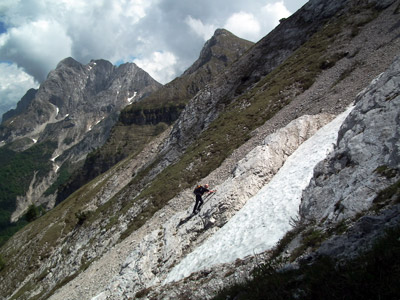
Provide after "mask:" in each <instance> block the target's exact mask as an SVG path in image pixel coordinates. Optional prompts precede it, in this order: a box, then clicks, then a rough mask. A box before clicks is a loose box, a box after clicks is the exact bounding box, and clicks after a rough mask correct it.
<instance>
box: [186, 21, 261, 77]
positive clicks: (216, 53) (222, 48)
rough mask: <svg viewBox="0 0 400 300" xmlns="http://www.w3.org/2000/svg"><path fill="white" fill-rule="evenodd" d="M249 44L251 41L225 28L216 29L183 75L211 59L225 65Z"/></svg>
mask: <svg viewBox="0 0 400 300" xmlns="http://www.w3.org/2000/svg"><path fill="white" fill-rule="evenodd" d="M251 45H253V43H252V42H250V41H247V40H244V39H241V38H239V37H237V36H235V35H234V34H233V33H231V32H229V31H228V30H226V29H217V30H216V31H215V32H214V35H213V36H212V37H211V38H210V39H209V40H208V41H207V42H206V43H205V45H204V47H203V49H202V50H201V52H200V56H199V58H198V59H197V60H196V61H195V62H194V64H193V65H192V66H191V67H190V68H189V69H187V70H186V71H185V72H184V73H183V75H189V74H192V73H193V72H195V71H196V70H198V69H199V68H201V67H202V66H203V65H205V64H207V63H210V62H212V60H213V59H215V60H217V61H220V62H222V63H223V64H224V65H225V66H227V65H228V64H229V63H232V62H233V61H235V60H236V59H238V58H239V57H240V56H241V55H242V54H243V53H244V51H245V50H247V49H248V48H249V47H250V46H251Z"/></svg>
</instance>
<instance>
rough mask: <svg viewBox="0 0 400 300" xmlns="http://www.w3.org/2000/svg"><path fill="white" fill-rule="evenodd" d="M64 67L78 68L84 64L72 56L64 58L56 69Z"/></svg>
mask: <svg viewBox="0 0 400 300" xmlns="http://www.w3.org/2000/svg"><path fill="white" fill-rule="evenodd" d="M64 67H67V68H76V69H78V68H82V67H83V65H82V64H81V63H80V62H78V61H76V60H75V59H73V58H72V57H67V58H64V59H63V60H61V61H60V62H59V63H58V64H57V67H56V69H61V68H64Z"/></svg>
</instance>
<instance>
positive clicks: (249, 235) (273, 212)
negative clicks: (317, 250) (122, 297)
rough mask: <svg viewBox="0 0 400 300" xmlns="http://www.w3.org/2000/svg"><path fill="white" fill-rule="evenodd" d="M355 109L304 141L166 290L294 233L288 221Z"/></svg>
mask: <svg viewBox="0 0 400 300" xmlns="http://www.w3.org/2000/svg"><path fill="white" fill-rule="evenodd" d="M352 109H353V107H351V108H349V109H348V110H347V111H346V112H344V113H342V114H340V115H339V116H338V117H336V118H335V119H334V120H333V121H332V122H330V123H329V124H327V125H325V126H324V127H322V128H321V129H320V130H318V131H317V133H316V134H315V135H313V136H312V137H311V138H310V139H308V140H307V141H305V142H304V143H303V144H302V145H301V146H300V147H299V148H298V149H297V150H296V151H295V152H294V153H293V154H292V155H291V156H290V157H289V158H288V159H287V161H286V162H285V164H284V165H283V166H282V168H281V169H280V170H279V172H278V173H277V174H276V175H275V176H274V177H273V178H272V180H271V181H270V182H269V183H268V184H267V185H265V186H264V187H263V188H262V189H261V190H260V191H259V192H258V193H257V194H256V195H255V196H254V197H252V198H251V199H249V201H248V202H247V203H246V204H245V205H244V207H243V208H242V209H241V210H240V211H239V212H238V213H237V214H236V215H235V216H233V217H232V218H231V219H230V220H229V221H228V223H226V224H225V226H223V227H222V228H221V229H220V230H219V231H217V232H216V233H215V234H214V235H213V236H211V237H210V238H209V239H208V240H206V241H205V242H204V243H203V244H202V245H200V246H199V247H198V248H196V249H195V250H194V251H193V252H192V253H190V254H189V255H188V256H186V257H185V258H184V259H183V260H182V261H181V262H180V263H179V264H178V265H176V266H175V267H174V268H173V269H172V270H171V272H170V273H169V274H168V276H167V278H166V279H165V281H164V284H165V283H168V282H172V281H178V280H180V279H182V278H184V277H187V276H189V275H190V274H191V273H193V272H197V271H200V270H203V269H206V268H210V267H211V266H213V265H216V264H221V263H228V262H233V261H235V260H236V259H237V258H244V257H246V256H248V255H254V254H257V253H261V252H264V251H266V250H268V249H271V248H272V247H273V246H274V245H275V244H276V243H277V242H278V241H279V239H281V238H282V237H283V236H284V234H285V233H286V232H287V231H288V230H290V228H291V227H290V225H289V221H290V219H291V218H294V217H296V215H297V214H298V210H299V205H300V200H301V195H302V192H303V190H304V189H305V188H306V187H307V185H308V184H309V182H310V180H311V178H312V176H313V171H314V167H315V165H316V164H317V163H318V162H319V161H321V160H322V159H324V158H325V157H326V156H327V155H328V154H329V152H331V151H332V150H333V146H334V145H335V144H336V140H337V135H338V130H339V128H340V126H341V124H342V123H343V121H344V119H345V118H346V117H347V115H348V114H349V113H350V111H351V110H352Z"/></svg>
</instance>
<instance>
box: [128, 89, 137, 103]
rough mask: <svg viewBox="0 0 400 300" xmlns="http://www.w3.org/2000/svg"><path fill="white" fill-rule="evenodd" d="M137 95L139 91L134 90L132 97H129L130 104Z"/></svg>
mask: <svg viewBox="0 0 400 300" xmlns="http://www.w3.org/2000/svg"><path fill="white" fill-rule="evenodd" d="M136 95H137V92H134V93H133V96H132V97H128V103H129V104H131V103H132V102H133V99H134V98H135V97H136Z"/></svg>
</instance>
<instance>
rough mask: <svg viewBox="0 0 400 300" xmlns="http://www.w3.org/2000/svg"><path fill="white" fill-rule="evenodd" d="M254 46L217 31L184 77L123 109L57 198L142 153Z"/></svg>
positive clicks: (58, 199)
mask: <svg viewBox="0 0 400 300" xmlns="http://www.w3.org/2000/svg"><path fill="white" fill-rule="evenodd" d="M252 45H253V43H251V42H249V41H246V40H243V39H241V38H238V37H236V36H235V35H233V34H232V33H230V32H229V31H227V30H224V29H218V30H216V31H215V33H214V35H213V37H212V38H211V39H210V40H209V41H207V42H206V44H205V45H204V47H203V49H202V51H201V53H200V57H199V59H198V60H197V61H196V62H195V63H193V65H192V66H190V67H189V68H188V70H186V71H185V72H184V74H183V75H182V76H180V77H178V78H176V79H174V80H173V81H171V82H170V83H167V84H166V85H165V86H163V87H162V88H160V89H159V90H157V91H155V92H154V93H152V94H151V95H149V96H148V97H146V98H145V99H143V101H140V102H135V103H132V104H131V105H129V106H127V107H126V108H125V109H124V110H122V112H121V114H120V116H119V119H118V124H117V126H115V127H114V128H113V130H112V131H111V134H110V136H109V138H108V141H107V142H106V144H105V145H104V146H103V147H101V148H99V149H97V150H96V151H95V152H93V153H91V155H90V156H89V157H88V159H87V160H86V161H85V165H84V166H83V167H82V168H81V170H80V171H79V172H77V173H76V174H75V175H74V176H73V177H72V178H71V180H70V181H69V182H68V184H67V185H66V186H65V187H63V188H62V189H61V190H60V191H59V192H58V197H57V201H62V200H63V199H65V198H66V197H67V196H69V195H70V194H71V193H72V192H74V191H75V190H76V189H78V188H79V187H81V186H82V185H83V184H85V183H86V182H88V181H89V180H91V179H93V178H95V177H96V176H98V175H99V174H101V173H103V172H105V171H107V170H108V169H109V168H111V167H112V166H113V165H115V164H116V163H117V162H119V161H121V160H122V159H124V158H125V157H127V156H128V155H130V156H131V155H134V154H137V153H139V152H140V151H141V150H142V148H143V146H144V144H145V143H147V142H148V141H149V140H150V139H152V138H153V137H154V136H156V135H158V134H160V132H162V131H164V130H165V129H166V128H167V127H168V126H170V125H171V124H172V123H174V122H175V121H176V120H177V119H178V117H179V115H180V114H181V112H182V110H183V109H184V108H185V106H186V104H187V103H188V101H189V99H191V98H192V97H193V96H194V95H195V94H196V93H197V92H198V91H199V90H201V89H202V88H203V87H204V86H205V85H207V84H209V83H210V82H212V81H213V80H214V79H215V78H216V77H217V76H218V75H219V74H220V73H222V72H223V71H224V70H226V69H227V67H228V66H229V65H230V64H232V63H233V62H235V61H236V60H237V59H238V58H239V57H240V56H241V55H242V54H243V53H244V52H245V51H246V50H247V49H249V48H250V47H251V46H252Z"/></svg>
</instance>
